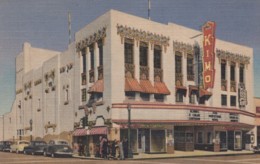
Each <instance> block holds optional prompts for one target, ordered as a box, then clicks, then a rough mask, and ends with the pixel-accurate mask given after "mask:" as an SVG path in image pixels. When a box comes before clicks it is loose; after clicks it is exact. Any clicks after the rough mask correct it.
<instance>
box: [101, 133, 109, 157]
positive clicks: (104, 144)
mask: <svg viewBox="0 0 260 164" xmlns="http://www.w3.org/2000/svg"><path fill="white" fill-rule="evenodd" d="M102 140H103V148H102V150H103V151H102V154H103V158H105V159H107V148H108V146H107V145H108V143H107V142H108V141H107V139H106V138H105V137H104V138H103V139H102Z"/></svg>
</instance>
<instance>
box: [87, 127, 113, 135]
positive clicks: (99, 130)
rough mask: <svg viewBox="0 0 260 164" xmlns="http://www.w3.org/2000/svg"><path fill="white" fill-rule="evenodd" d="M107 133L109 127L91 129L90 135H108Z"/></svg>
mask: <svg viewBox="0 0 260 164" xmlns="http://www.w3.org/2000/svg"><path fill="white" fill-rule="evenodd" d="M107 131H108V130H107V127H93V128H92V129H90V131H89V135H100V134H103V135H107Z"/></svg>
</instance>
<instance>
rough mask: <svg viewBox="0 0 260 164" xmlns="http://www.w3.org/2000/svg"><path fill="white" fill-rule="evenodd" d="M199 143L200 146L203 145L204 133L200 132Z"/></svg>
mask: <svg viewBox="0 0 260 164" xmlns="http://www.w3.org/2000/svg"><path fill="white" fill-rule="evenodd" d="M197 137H198V138H197V143H198V144H202V143H203V133H202V132H198V136H197Z"/></svg>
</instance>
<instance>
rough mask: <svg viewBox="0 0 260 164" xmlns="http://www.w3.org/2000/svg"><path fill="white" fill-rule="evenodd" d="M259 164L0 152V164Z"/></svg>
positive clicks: (251, 159)
mask: <svg viewBox="0 0 260 164" xmlns="http://www.w3.org/2000/svg"><path fill="white" fill-rule="evenodd" d="M45 163H47V164H56V163H57V164H58V163H62V164H71V163H75V164H81V163H88V164H100V163H101V164H102V163H105V164H119V163H120V164H122V163H125V164H134V163H136V164H157V163H158V164H223V163H224V164H226V163H228V164H259V163H260V154H252V155H235V156H211V157H186V158H169V159H153V160H151V159H146V160H95V159H80V158H51V157H43V156H41V155H34V156H32V155H24V154H15V153H7V152H0V164H45Z"/></svg>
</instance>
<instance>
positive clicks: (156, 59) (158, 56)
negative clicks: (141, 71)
mask: <svg viewBox="0 0 260 164" xmlns="http://www.w3.org/2000/svg"><path fill="white" fill-rule="evenodd" d="M154 68H161V50H159V49H154Z"/></svg>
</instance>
